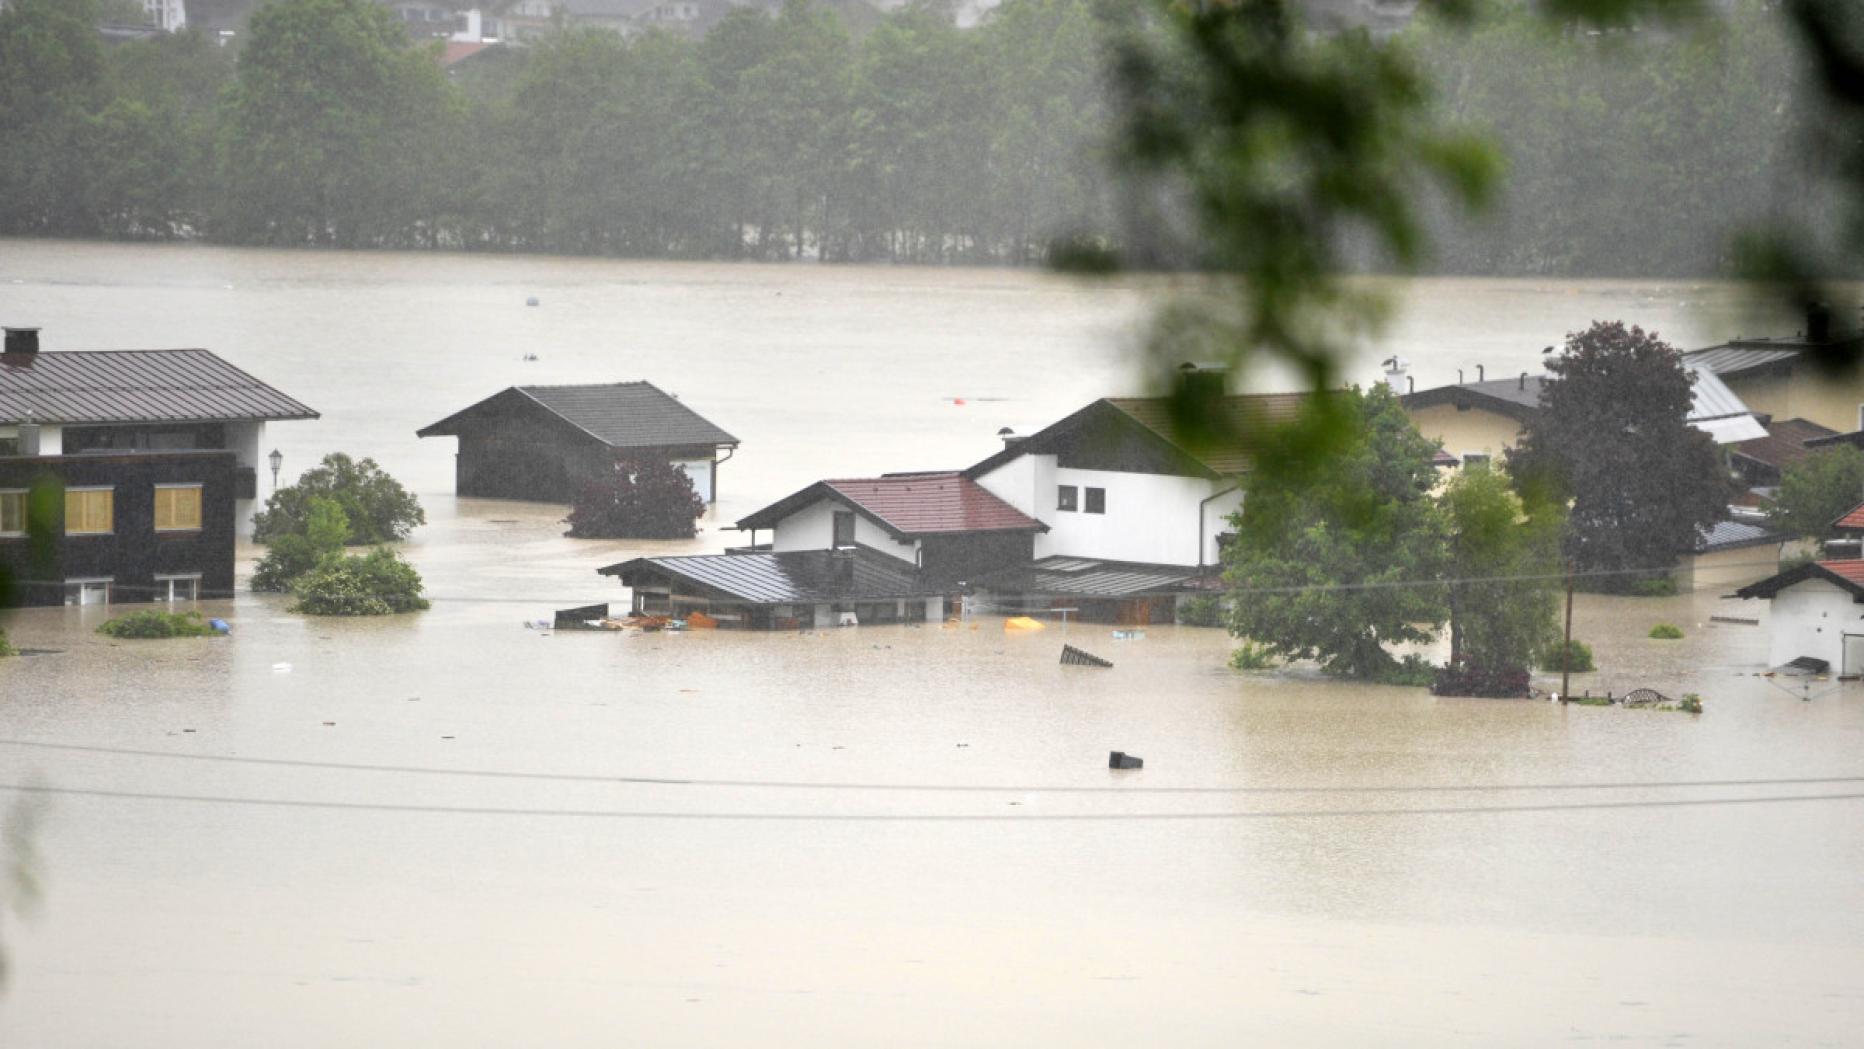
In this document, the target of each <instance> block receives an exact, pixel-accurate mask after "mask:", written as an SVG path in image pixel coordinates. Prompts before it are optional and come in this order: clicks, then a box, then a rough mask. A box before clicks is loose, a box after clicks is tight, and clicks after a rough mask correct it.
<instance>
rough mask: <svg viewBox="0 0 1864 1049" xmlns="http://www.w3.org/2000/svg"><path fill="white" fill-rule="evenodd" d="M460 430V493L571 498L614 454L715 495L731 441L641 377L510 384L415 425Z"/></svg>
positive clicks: (450, 432)
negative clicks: (675, 471) (650, 463)
mask: <svg viewBox="0 0 1864 1049" xmlns="http://www.w3.org/2000/svg"><path fill="white" fill-rule="evenodd" d="M415 432H416V434H417V435H418V436H421V437H458V438H459V455H458V457H457V460H456V464H455V468H454V477H455V488H456V490H457V491H458V493H459V494H460V495H468V496H481V497H485V498H491V499H525V500H531V501H534V502H543V503H568V502H573V501H574V500H575V498H576V493H577V490H578V489H580V488H581V487H582V486H583V485H584V484H585V483H587V482H589V481H591V480H594V479H597V478H600V477H602V476H604V474H606V472H607V471H608V469H609V466H610V464H612V463H613V462H614V461H615V460H616V459H617V458H619V457H624V456H627V457H634V458H647V457H652V458H658V459H664V460H666V461H668V462H671V463H673V464H674V465H675V466H678V467H680V468H681V469H683V470H685V471H686V473H687V475H688V476H690V477H691V478H692V479H693V487H695V488H696V489H698V491H699V496H700V498H702V499H704V500H705V501H706V502H708V503H711V502H716V501H717V499H718V467H719V464H720V463H722V462H724V461H725V460H726V459H729V458H731V453H732V452H733V450H735V449H736V448H737V447H738V439H737V438H736V437H733V436H732V435H731V434H728V433H726V432H725V431H724V430H721V429H719V428H718V427H717V426H715V425H713V424H712V423H711V422H710V421H708V420H707V419H706V418H705V417H703V416H701V415H700V414H699V413H698V412H695V411H693V410H692V409H691V408H688V407H687V406H686V405H685V404H683V403H681V402H680V400H679V399H678V398H676V397H674V396H672V395H671V394H668V393H666V392H665V391H663V390H661V389H659V388H658V387H656V386H654V385H653V384H652V383H646V382H619V383H607V384H602V385H585V386H513V387H510V388H509V389H506V390H503V391H501V392H499V393H495V394H493V395H492V396H490V397H487V398H486V399H485V400H483V401H480V402H479V403H478V404H475V405H473V406H472V407H470V408H466V409H464V410H462V411H459V412H455V413H454V414H452V415H449V416H447V417H446V418H445V419H442V420H440V421H439V422H437V423H434V424H433V425H432V426H427V427H423V428H422V429H420V430H417V431H415Z"/></svg>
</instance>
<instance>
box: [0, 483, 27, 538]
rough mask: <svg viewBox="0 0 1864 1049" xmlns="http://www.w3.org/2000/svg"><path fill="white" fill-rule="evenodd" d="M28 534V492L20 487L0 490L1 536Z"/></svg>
mask: <svg viewBox="0 0 1864 1049" xmlns="http://www.w3.org/2000/svg"><path fill="white" fill-rule="evenodd" d="M25 534H26V493H25V492H24V491H23V490H20V489H12V490H8V491H0V536H8V537H14V536H22V535H25Z"/></svg>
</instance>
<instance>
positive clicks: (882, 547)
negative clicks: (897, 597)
mask: <svg viewBox="0 0 1864 1049" xmlns="http://www.w3.org/2000/svg"><path fill="white" fill-rule="evenodd" d="M847 509H848V508H847V507H846V506H844V505H842V504H841V503H838V502H835V501H834V500H830V499H823V500H821V501H820V502H816V503H813V504H811V505H809V506H806V507H804V508H803V509H801V510H798V511H796V512H795V513H793V514H791V515H790V516H788V517H785V518H784V519H783V520H781V521H778V522H777V526H776V528H774V529H772V533H773V534H772V535H771V539H770V548H771V550H772V551H774V552H776V553H779V554H781V553H788V552H790V551H792V550H827V549H829V548H830V547H832V546H833V545H834V542H835V511H837V510H847ZM854 541H855V542H857V543H859V544H861V545H862V546H866V547H871V548H872V549H874V550H878V551H880V552H881V553H883V554H891V555H893V556H894V557H897V558H899V559H900V560H902V561H905V562H907V563H908V564H917V563H918V562H919V550H918V545H917V544H915V543H902V542H900V541H898V540H896V539H894V538H893V537H892V536H891V535H888V534H887V531H886V529H884V528H882V527H880V526H879V525H877V524H875V523H874V522H872V521H870V520H868V519H867V518H866V517H864V516H862V515H860V514H855V515H854Z"/></svg>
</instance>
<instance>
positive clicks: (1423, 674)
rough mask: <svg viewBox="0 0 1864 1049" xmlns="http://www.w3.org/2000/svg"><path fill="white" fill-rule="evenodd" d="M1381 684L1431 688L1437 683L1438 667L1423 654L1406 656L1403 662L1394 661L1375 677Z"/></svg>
mask: <svg viewBox="0 0 1864 1049" xmlns="http://www.w3.org/2000/svg"><path fill="white" fill-rule="evenodd" d="M1374 680H1376V681H1377V682H1378V683H1379V684H1381V685H1405V686H1408V687H1413V688H1429V687H1430V686H1431V685H1433V684H1435V683H1436V680H1437V668H1436V667H1434V666H1432V665H1431V662H1430V660H1428V659H1425V658H1424V657H1423V656H1417V655H1412V656H1406V657H1404V660H1403V662H1399V663H1394V664H1392V665H1391V666H1389V667H1386V668H1385V669H1384V670H1383V671H1381V672H1380V673H1379V675H1378V677H1377V678H1375V679H1374Z"/></svg>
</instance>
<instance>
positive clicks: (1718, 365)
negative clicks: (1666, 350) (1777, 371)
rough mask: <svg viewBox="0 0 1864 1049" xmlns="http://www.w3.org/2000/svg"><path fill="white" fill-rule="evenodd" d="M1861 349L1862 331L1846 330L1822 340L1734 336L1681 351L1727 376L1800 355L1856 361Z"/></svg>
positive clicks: (1787, 362)
mask: <svg viewBox="0 0 1864 1049" xmlns="http://www.w3.org/2000/svg"><path fill="white" fill-rule="evenodd" d="M1860 350H1864V332H1859V331H1849V332H1842V333H1839V334H1837V335H1834V336H1833V337H1832V338H1829V339H1824V340H1813V339H1808V338H1806V337H1805V336H1804V335H1794V336H1788V337H1781V338H1772V339H1767V338H1760V339H1735V340H1732V341H1730V342H1725V343H1722V344H1721V345H1720V346H1710V347H1707V348H1706V349H1700V350H1691V351H1689V352H1688V353H1685V354H1684V355H1683V360H1684V361H1686V362H1691V363H1696V364H1700V365H1701V366H1703V367H1705V368H1708V369H1709V370H1710V371H1713V372H1714V373H1715V374H1717V375H1721V376H1724V377H1727V376H1740V375H1744V374H1747V373H1749V372H1756V371H1763V370H1766V369H1768V368H1772V367H1776V366H1781V365H1790V364H1791V363H1793V362H1794V361H1797V360H1799V359H1800V358H1801V357H1812V358H1816V359H1818V360H1820V361H1821V362H1823V363H1829V364H1834V365H1836V364H1843V363H1847V362H1855V361H1856V359H1857V355H1858V353H1859V351H1860Z"/></svg>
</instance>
